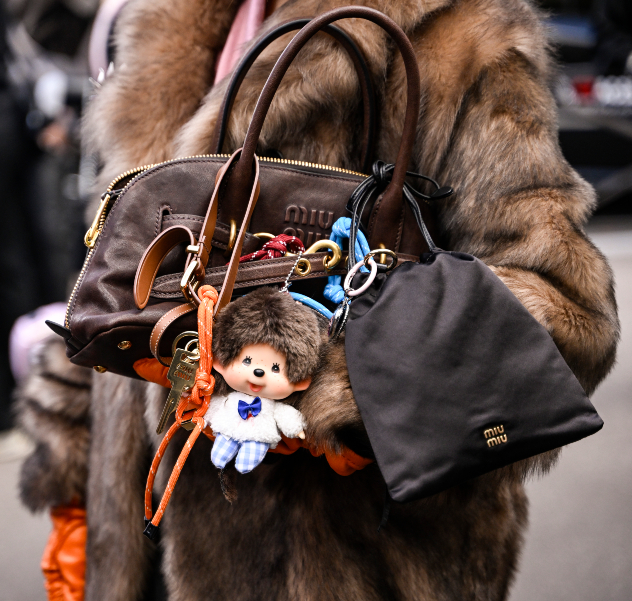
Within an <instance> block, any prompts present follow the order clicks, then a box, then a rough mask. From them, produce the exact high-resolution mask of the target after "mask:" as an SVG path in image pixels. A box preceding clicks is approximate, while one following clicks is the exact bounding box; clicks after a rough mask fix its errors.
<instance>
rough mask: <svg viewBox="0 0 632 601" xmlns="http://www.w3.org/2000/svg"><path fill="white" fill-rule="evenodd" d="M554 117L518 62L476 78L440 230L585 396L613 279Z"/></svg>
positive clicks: (611, 326) (609, 315) (613, 311)
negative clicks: (524, 313) (556, 355)
mask: <svg viewBox="0 0 632 601" xmlns="http://www.w3.org/2000/svg"><path fill="white" fill-rule="evenodd" d="M555 115H556V111H555V105H554V102H553V99H552V97H551V95H550V93H549V92H548V90H547V89H546V87H545V84H544V76H543V74H542V73H541V72H540V71H539V70H538V68H537V67H536V65H534V63H533V62H532V61H530V60H529V59H528V58H527V57H526V55H525V54H523V53H521V52H520V51H518V50H516V49H513V50H509V51H507V52H505V53H504V54H503V55H502V56H501V57H500V58H499V59H498V60H497V61H495V62H493V63H491V64H490V65H488V66H487V67H485V68H484V69H482V70H481V71H480V73H479V76H478V78H477V79H476V81H475V82H474V84H473V85H472V86H471V88H470V89H469V91H468V93H467V94H466V95H465V97H464V101H463V104H462V106H461V108H460V113H459V116H458V118H457V121H456V124H455V128H454V130H453V134H452V138H451V142H450V145H449V148H448V151H447V152H446V154H445V157H444V160H443V167H442V169H441V171H442V173H441V175H440V181H443V182H446V183H449V184H450V185H451V186H453V187H454V189H455V191H456V195H455V198H453V199H451V200H450V201H448V202H447V203H446V204H445V205H444V206H443V209H442V212H441V215H440V221H441V226H442V229H443V230H444V231H445V232H446V234H445V235H446V237H447V240H446V242H447V246H448V247H449V248H450V249H453V250H459V251H464V252H468V253H471V254H473V255H475V256H477V257H479V258H480V259H482V260H483V261H485V262H486V263H487V264H488V265H489V266H490V267H492V269H493V270H494V271H495V273H496V274H497V275H498V276H499V277H500V278H501V280H502V281H503V282H504V283H505V284H506V285H507V286H508V287H509V288H510V290H512V292H513V293H514V294H515V295H516V296H517V297H518V299H520V301H521V302H522V303H523V304H524V305H525V306H526V307H527V309H529V311H531V313H532V314H533V316H534V317H535V318H536V319H537V320H538V321H539V322H540V323H542V324H543V325H544V326H545V327H546V328H547V330H548V331H549V333H550V334H551V336H552V337H553V339H554V340H555V343H556V344H557V346H558V348H559V349H560V352H561V353H562V355H563V356H564V358H565V359H566V361H567V363H568V364H569V366H570V367H571V369H572V370H573V371H574V372H575V375H576V376H577V378H578V379H579V381H580V382H581V384H582V386H583V387H584V388H585V390H586V391H587V393H589V394H590V393H592V392H593V391H594V389H595V387H596V386H597V384H598V383H599V382H600V381H601V380H602V379H603V378H604V377H605V376H606V374H607V373H608V372H609V371H610V369H611V368H612V365H613V363H614V359H615V349H616V344H617V341H618V338H619V322H618V318H617V308H616V303H615V297H614V290H613V278H612V272H611V270H610V267H609V266H608V263H607V262H606V260H605V258H604V256H603V255H602V254H601V253H600V252H599V250H598V249H597V248H595V246H594V245H593V244H592V243H591V242H590V240H589V239H588V238H587V237H586V235H585V233H584V229H583V228H584V225H585V223H586V221H587V218H588V216H589V215H590V212H591V211H592V209H593V208H594V204H595V194H594V191H593V189H592V188H591V187H590V186H589V185H588V184H587V183H586V182H585V181H583V180H582V179H581V178H580V177H579V176H578V175H577V173H576V172H575V171H573V169H571V167H570V166H569V165H568V163H567V162H566V161H565V159H564V157H563V156H562V153H561V150H560V148H559V145H558V140H557V122H556V117H555Z"/></svg>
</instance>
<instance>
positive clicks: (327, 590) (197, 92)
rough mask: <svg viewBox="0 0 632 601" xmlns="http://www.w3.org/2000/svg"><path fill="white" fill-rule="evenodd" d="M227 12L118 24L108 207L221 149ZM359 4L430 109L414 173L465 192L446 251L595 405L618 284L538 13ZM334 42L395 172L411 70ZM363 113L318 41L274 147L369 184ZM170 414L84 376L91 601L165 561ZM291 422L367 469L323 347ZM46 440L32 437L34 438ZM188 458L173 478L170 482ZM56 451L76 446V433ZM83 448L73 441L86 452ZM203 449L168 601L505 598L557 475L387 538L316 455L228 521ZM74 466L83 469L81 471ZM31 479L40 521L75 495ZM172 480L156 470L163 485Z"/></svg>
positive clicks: (295, 459)
mask: <svg viewBox="0 0 632 601" xmlns="http://www.w3.org/2000/svg"><path fill="white" fill-rule="evenodd" d="M236 4H237V3H236V2H235V3H228V2H225V1H219V0H159V1H158V0H132V1H131V2H130V3H129V4H128V5H127V6H126V7H125V9H124V11H123V13H122V16H121V18H120V21H119V24H118V30H117V36H116V45H117V64H116V69H115V72H114V75H113V76H112V77H111V79H109V80H107V81H106V83H105V85H104V86H103V89H102V90H101V91H100V92H99V93H98V96H97V97H96V98H95V100H94V101H93V102H92V104H91V106H90V108H89V111H88V115H87V118H86V132H87V135H88V136H89V137H90V140H91V143H92V146H93V148H94V149H95V150H96V151H97V152H98V153H99V155H100V157H101V159H102V161H103V169H102V173H101V176H100V185H99V190H101V189H105V187H106V185H107V184H108V183H109V181H110V180H111V179H112V178H113V177H114V176H116V175H118V174H119V173H120V172H122V171H124V170H126V169H128V168H130V167H133V166H137V165H141V164H147V163H153V162H157V161H161V160H165V159H170V158H173V157H175V156H185V155H192V154H198V153H205V152H208V151H209V144H210V136H211V132H212V128H213V124H214V121H215V118H216V114H217V111H218V106H219V103H220V101H221V97H222V93H223V91H224V84H223V83H220V84H219V85H218V86H215V87H214V88H212V89H211V83H212V80H213V65H214V60H215V57H216V55H217V52H218V49H219V48H221V46H222V44H223V41H224V39H225V37H226V35H227V31H228V28H229V26H230V23H231V21H232V18H233V15H234V12H235V9H236ZM342 4H347V2H344V0H320V1H317V0H290V1H289V2H288V3H287V4H285V5H283V6H282V7H281V8H280V9H279V10H278V11H276V12H275V13H274V14H273V15H272V16H271V17H270V18H269V19H268V20H267V21H266V22H265V23H264V25H263V29H268V28H271V27H273V26H274V25H275V24H278V23H281V22H283V21H286V20H289V19H294V18H299V17H309V16H313V15H315V14H318V13H321V12H323V11H325V10H327V9H330V8H333V7H335V6H338V5H342ZM363 4H366V5H369V6H374V7H375V8H378V9H379V10H381V11H383V12H385V13H386V14H388V15H389V16H391V17H392V18H393V19H394V20H395V21H397V22H398V23H399V24H400V25H401V26H402V27H403V28H404V30H405V31H406V32H407V33H408V35H409V36H410V38H411V40H412V42H413V45H414V48H415V50H416V52H417V56H418V60H419V66H420V74H421V82H422V91H423V99H422V108H421V111H420V114H419V126H418V139H417V144H416V149H415V154H414V164H413V165H411V167H412V168H413V169H414V170H415V171H419V172H423V173H426V174H428V175H430V176H432V177H434V178H436V179H437V180H438V181H440V182H442V183H446V184H449V185H451V186H452V187H453V188H454V189H455V191H456V193H455V195H454V196H453V197H452V198H451V199H450V200H448V201H446V202H445V203H444V204H443V205H442V207H441V209H440V212H439V213H438V215H437V223H438V228H439V230H440V234H441V237H442V240H441V242H442V245H443V246H444V247H448V248H450V249H453V250H459V251H465V252H468V253H472V254H474V255H476V256H478V257H479V258H481V259H482V260H484V261H485V262H486V263H487V264H488V265H490V267H492V269H494V271H495V272H496V273H497V274H498V276H499V277H500V278H501V279H502V280H503V281H504V282H505V283H506V284H507V286H508V287H509V288H510V289H511V290H512V291H513V292H514V293H515V294H516V296H517V297H518V298H519V299H520V300H521V301H522V302H523V303H524V305H525V306H526V307H527V308H528V309H529V310H530V311H531V313H532V314H533V315H534V316H535V317H536V319H538V320H539V321H540V322H541V323H542V324H543V325H544V326H545V327H546V328H547V329H548V331H549V332H550V334H551V336H552V337H553V339H554V340H555V342H556V343H557V345H558V347H559V348H560V351H561V352H562V354H563V355H564V357H565V359H566V360H567V362H568V363H569V365H570V366H571V368H572V369H573V371H574V372H575V374H576V375H577V377H578V378H579V380H580V382H581V383H582V385H583V386H584V388H585V389H586V390H587V391H588V392H589V393H591V392H592V391H593V390H594V389H595V387H596V386H597V384H598V383H599V382H600V381H601V380H602V379H603V378H604V377H605V375H606V374H607V373H608V371H609V370H610V368H611V367H612V364H613V362H614V355H615V347H616V342H617V339H618V327H619V326H618V320H617V313H616V306H615V301H614V294H613V284H612V274H611V271H610V269H609V267H608V265H607V263H606V261H605V259H604V257H603V256H602V255H601V253H600V252H599V251H598V250H597V249H596V248H595V247H594V246H593V245H592V244H591V243H590V241H589V240H588V239H587V238H586V236H585V234H584V232H583V227H584V224H585V222H586V219H587V218H588V216H589V214H590V211H591V210H592V208H593V206H594V193H593V190H592V189H591V188H590V187H589V186H588V185H587V184H586V183H585V182H584V181H583V180H582V179H580V178H579V176H578V175H577V174H576V173H575V172H574V171H573V170H572V169H571V168H570V167H569V165H568V164H567V163H566V161H565V160H564V158H563V157H562V155H561V152H560V149H559V146H558V142H557V123H556V113H555V106H554V102H553V99H552V97H551V95H550V93H549V91H548V88H547V83H548V80H549V77H550V75H551V63H550V60H549V57H548V54H547V43H546V40H545V36H544V32H543V30H542V27H541V25H540V23H539V19H538V14H537V12H536V11H535V10H534V8H533V7H532V6H531V5H530V4H529V3H528V2H527V1H526V0H389V1H386V0H364V2H363ZM339 25H340V26H342V27H343V28H344V29H346V30H347V31H348V32H349V33H350V35H351V36H352V37H353V38H354V39H355V40H356V41H357V42H358V43H359V44H360V46H361V47H362V49H363V51H364V53H365V55H366V57H367V61H368V63H369V66H370V69H371V71H372V74H373V77H374V80H375V82H376V86H377V91H378V95H379V100H380V102H379V106H380V119H379V131H378V151H377V153H376V154H377V156H378V157H379V158H381V159H384V160H386V161H389V162H392V160H393V159H394V156H395V153H396V149H397V145H398V141H399V135H400V132H401V129H402V123H403V113H404V102H405V98H404V96H405V94H404V95H403V94H402V90H404V87H403V85H404V70H403V64H402V61H401V59H400V58H399V57H398V56H395V55H394V54H393V51H392V47H391V45H390V44H389V43H388V41H387V40H386V38H385V34H383V32H382V31H381V30H379V29H378V28H377V27H376V26H374V25H373V24H370V23H367V22H362V21H358V20H353V21H343V22H341V23H339ZM286 42H287V38H285V39H282V40H280V41H279V42H278V43H275V44H274V45H273V46H272V47H271V48H270V49H269V50H268V51H266V52H265V54H264V56H263V57H262V58H261V59H260V60H259V61H258V63H257V64H256V65H255V67H254V68H253V70H252V71H251V73H250V74H249V75H248V77H247V78H246V80H245V82H244V85H243V87H242V90H241V92H240V94H239V96H238V99H237V102H236V105H235V110H234V111H233V115H232V118H231V121H230V127H229V136H228V139H227V143H226V145H225V148H224V150H225V151H227V150H231V149H234V148H236V147H237V146H238V145H239V144H240V142H241V141H242V140H243V137H244V134H245V131H246V128H247V125H248V120H249V115H250V114H251V112H252V109H253V106H254V103H255V101H256V98H257V94H258V91H259V90H260V89H261V87H262V85H263V82H264V81H265V77H266V76H267V73H268V72H269V70H270V68H271V66H272V64H273V61H274V60H275V58H276V57H277V56H278V54H279V53H280V51H281V49H282V48H283V47H284V44H285V43H286ZM359 97H360V95H359V89H358V86H357V83H356V79H355V74H354V70H353V68H352V67H351V65H350V62H349V61H348V59H347V58H346V56H345V55H344V54H343V53H342V51H340V50H339V49H338V48H337V47H336V46H335V45H334V43H333V42H332V41H330V40H329V39H328V38H327V37H326V36H319V37H318V38H317V39H315V40H313V41H312V42H310V44H309V45H308V46H307V47H306V48H305V49H304V50H303V51H301V53H300V55H299V57H298V59H297V60H296V61H295V63H294V65H293V66H292V68H291V69H290V71H289V72H288V74H287V76H286V78H285V80H284V81H283V84H282V85H281V88H280V90H279V93H278V95H277V98H276V99H275V101H274V103H273V105H272V109H271V111H270V113H269V115H268V118H267V121H266V124H265V127H264V130H263V135H262V140H261V145H262V147H264V148H266V147H270V148H276V149H279V150H280V151H281V152H282V153H283V155H284V156H285V157H287V158H300V159H303V160H309V161H313V162H319V163H326V164H331V165H337V166H342V167H351V168H357V167H358V161H359V156H358V154H357V152H356V148H354V146H353V144H352V141H353V139H354V136H353V131H352V129H353V127H355V126H356V124H357V122H358V119H357V118H356V113H357V107H358V104H359ZM82 386H83V385H82ZM82 386H80V387H78V388H76V389H75V388H73V387H72V386H71V387H70V388H69V389H68V392H67V399H68V403H79V402H80V399H84V397H85V396H86V395H85V392H84V389H83V387H82ZM41 397H42V395H41V394H39V395H38V397H37V398H41ZM28 398H29V396H28V389H27V391H26V395H25V397H24V399H23V400H22V401H21V403H22V411H23V413H24V414H28V412H29V411H31V410H32V409H33V407H32V405H29V402H28ZM164 398H165V391H164V389H160V388H159V387H157V386H156V385H152V384H143V383H142V382H137V381H132V380H126V379H124V378H121V377H118V376H114V375H110V374H104V375H95V376H94V377H93V387H92V399H91V405H90V415H91V420H92V425H91V433H90V450H89V453H88V454H87V458H85V459H84V462H83V466H85V465H86V463H87V466H88V482H87V505H88V520H89V538H88V571H87V590H86V599H87V601H94V600H101V599H104V600H105V599H107V600H108V601H117V600H121V601H123V600H124V601H131V600H134V599H140V598H142V595H143V591H145V590H147V587H148V585H149V584H148V580H149V579H150V576H149V574H151V571H150V570H149V569H148V568H149V564H150V562H151V561H152V560H153V559H155V555H154V553H155V551H154V549H153V548H152V544H151V543H150V542H149V541H147V540H145V539H144V538H143V537H142V528H143V522H142V513H143V512H142V503H143V501H142V499H143V486H144V479H145V476H146V472H147V467H148V461H149V460H150V457H151V455H152V452H153V449H154V448H155V447H156V445H157V443H158V437H157V436H155V435H154V434H153V428H154V427H155V424H156V422H157V416H158V412H159V411H160V408H161V406H162V404H163V403H164ZM36 402H37V401H35V400H33V403H36ZM83 402H84V403H85V402H86V401H85V399H84V401H83ZM297 407H299V408H300V409H301V411H303V413H304V415H305V417H306V421H307V424H308V425H307V428H306V431H307V434H308V438H309V439H311V440H312V441H314V443H315V444H319V445H322V446H329V447H333V448H336V447H337V446H338V445H339V444H340V443H341V442H343V443H345V444H347V445H348V446H350V447H351V448H353V449H354V450H356V451H357V452H358V453H360V454H369V453H370V452H371V451H370V447H369V445H368V444H367V439H366V435H365V433H364V429H363V427H362V422H361V420H360V416H359V413H358V410H357V407H356V405H355V402H354V400H353V396H352V393H351V389H350V386H349V382H348V379H347V377H346V368H345V361H344V352H343V348H342V347H341V346H340V345H334V346H329V347H327V348H326V349H325V352H324V353H323V369H322V370H321V372H320V377H319V378H317V379H316V380H315V381H314V383H313V385H312V386H311V387H310V389H309V390H308V391H307V392H306V393H305V394H304V395H303V396H302V397H301V398H299V399H298V400H297ZM41 409H42V411H48V409H46V408H41ZM85 409H86V413H87V407H86V408H85ZM47 415H49V417H50V420H51V423H52V424H53V425H54V424H56V423H57V422H63V420H64V419H71V420H72V419H74V417H73V416H71V415H67V414H65V413H64V412H63V410H61V409H60V410H59V411H58V409H57V408H55V407H53V408H51V409H50V411H48V414H47ZM55 420H56V421H55ZM53 425H51V426H50V427H53ZM45 427H46V426H43V425H37V426H36V427H33V428H32V429H31V432H32V433H33V435H34V436H35V437H36V438H39V439H41V438H42V436H43V435H42V432H41V430H42V428H45ZM87 427H88V425H87V423H86V424H85V426H84V428H87ZM178 440H179V442H180V443H181V442H182V438H180V439H178ZM178 440H177V441H176V443H175V444H173V445H172V446H171V450H170V452H169V453H168V457H167V458H166V461H164V462H163V464H166V466H167V467H169V463H170V462H173V461H174V456H173V453H174V452H175V450H176V449H177V448H178V446H179V445H178ZM51 444H60V445H64V444H70V437H68V438H66V439H65V440H63V439H58V440H57V441H56V443H51ZM85 446H86V445H77V448H76V450H75V451H76V453H78V454H80V453H82V452H85ZM38 448H39V447H38ZM209 450H210V445H209V444H208V442H207V441H200V442H199V443H198V444H197V445H196V448H195V449H194V451H193V452H192V453H191V456H190V458H189V460H188V463H187V464H186V467H185V469H184V471H183V473H182V477H181V480H180V482H179V484H178V486H177V487H176V489H175V493H174V495H173V498H172V501H171V505H170V507H169V509H168V511H167V512H166V514H165V518H164V520H163V526H162V530H163V538H162V543H161V545H162V550H163V561H162V569H163V573H164V575H165V580H166V584H167V588H168V591H169V599H172V600H178V601H180V600H182V601H184V600H186V601H193V600H197V599H208V598H211V599H231V600H235V601H237V600H243V601H246V600H255V599H279V600H289V599H301V600H303V601H307V600H314V601H316V600H318V601H321V600H326V599H344V600H346V601H352V600H358V601H359V600H362V601H367V600H369V601H370V600H377V599H393V600H395V599H397V600H402V601H403V600H413V599H415V600H419V599H423V600H437V601H438V600H440V599H441V600H448V599H452V600H457V599H458V600H460V599H480V600H483V599H485V600H495V601H496V600H501V599H505V598H506V596H507V594H508V587H509V585H510V583H511V580H512V577H513V574H514V572H515V569H516V564H517V560H518V555H519V550H520V547H521V544H522V537H523V532H524V529H525V527H526V522H527V500H526V498H525V495H524V491H523V487H522V483H521V482H522V479H523V477H524V476H525V475H526V474H527V473H528V472H529V471H530V470H534V469H540V470H546V469H548V467H550V465H551V463H552V462H553V461H554V458H555V453H553V454H550V455H548V456H546V457H540V458H538V459H536V460H533V461H530V462H525V463H524V464H521V465H514V466H511V467H510V468H506V469H504V470H500V471H498V472H495V473H493V474H489V475H487V476H485V477H482V478H478V479H477V480H474V481H471V482H468V483H466V484H464V485H462V486H459V487H456V488H454V489H452V490H450V491H447V492H445V493H443V494H440V495H437V496H435V497H432V498H429V499H426V500H423V501H419V502H415V503H410V504H407V505H398V504H395V505H394V506H393V507H392V508H391V514H390V518H389V521H388V524H387V525H386V527H385V528H384V529H383V530H382V531H381V532H380V533H379V534H378V532H377V525H378V524H379V522H380V518H381V514H382V509H383V498H384V484H383V481H382V480H381V477H380V474H379V471H378V470H377V468H376V467H375V465H372V466H369V467H368V468H366V469H365V470H363V471H361V472H357V473H355V474H354V475H352V476H349V477H340V476H337V475H336V474H335V473H334V472H333V471H332V470H331V469H330V468H329V467H328V466H327V464H326V462H325V461H324V460H323V459H322V458H313V457H312V456H311V455H309V454H308V453H306V452H303V451H299V452H297V453H296V454H294V455H292V456H288V457H282V458H280V459H278V460H276V461H273V462H271V463H269V464H267V465H262V466H260V467H259V468H257V469H256V470H255V471H254V472H253V473H251V474H248V475H247V476H244V477H241V478H239V479H238V480H237V488H238V493H239V498H238V500H237V501H236V502H235V503H234V504H232V505H229V504H228V503H227V502H226V501H225V499H224V498H223V497H222V494H221V492H220V490H219V486H218V484H217V479H216V477H215V474H214V472H213V470H212V469H211V465H210V462H209V457H208V455H209ZM58 455H59V456H62V455H63V454H62V453H58ZM77 457H78V459H76V461H77V462H78V463H81V459H82V458H84V457H85V456H80V455H78V456H77ZM38 462H39V463H41V465H40V468H39V470H40V471H39V472H38V471H35V472H32V471H29V470H28V469H26V470H25V476H24V482H23V491H24V492H23V495H24V499H25V502H27V504H29V506H31V507H33V508H37V507H41V506H42V505H45V504H47V503H55V502H59V499H65V498H70V497H72V496H73V494H75V488H76V487H77V484H76V483H75V482H74V481H73V479H72V478H69V477H68V471H67V468H65V467H64V466H63V465H58V464H57V463H47V456H46V455H45V454H40V455H37V451H36V456H34V457H33V458H31V459H30V460H29V463H27V466H28V465H31V467H33V465H34V464H37V463H38ZM47 466H48V469H50V470H51V474H54V475H58V476H59V482H60V484H59V487H61V489H63V491H65V492H66V494H65V496H64V494H52V492H50V487H47V486H46V485H45V482H46V479H43V480H42V481H43V482H44V484H43V485H42V488H41V490H40V491H39V493H40V497H39V498H38V497H37V486H38V485H39V481H38V480H35V481H33V478H36V476H37V473H41V472H42V470H45V469H46V467H47ZM81 469H85V467H84V468H77V470H78V471H77V473H83V472H81ZM169 469H170V467H169ZM56 470H59V471H56ZM32 474H35V475H34V476H33V475H32ZM51 474H49V476H50V475H51ZM29 475H32V476H31V477H30V479H29ZM165 478H166V469H165V470H164V471H161V472H160V473H159V477H158V482H159V486H164V483H165ZM65 486H67V487H68V489H67V491H66V489H65V488H64V487H65ZM71 492H72V494H71ZM49 493H50V494H49Z"/></svg>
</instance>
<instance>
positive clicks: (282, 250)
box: [239, 234, 305, 263]
mask: <svg viewBox="0 0 632 601" xmlns="http://www.w3.org/2000/svg"><path fill="white" fill-rule="evenodd" d="M288 252H292V253H298V252H305V246H304V245H303V243H302V242H301V240H300V238H297V237H296V236H288V235H287V234H279V235H278V236H275V237H274V238H272V240H268V241H267V242H266V243H265V244H264V245H263V247H262V248H261V250H257V251H255V252H253V253H249V254H247V255H244V256H243V257H240V259H239V262H240V263H246V262H248V261H259V260H263V259H278V258H279V257H284V256H285V254H286V253H288Z"/></svg>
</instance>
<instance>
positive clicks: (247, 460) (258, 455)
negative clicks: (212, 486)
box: [211, 434, 270, 474]
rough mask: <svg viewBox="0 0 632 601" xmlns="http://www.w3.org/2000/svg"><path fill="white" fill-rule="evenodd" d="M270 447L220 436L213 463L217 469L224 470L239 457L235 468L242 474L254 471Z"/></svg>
mask: <svg viewBox="0 0 632 601" xmlns="http://www.w3.org/2000/svg"><path fill="white" fill-rule="evenodd" d="M269 448H270V445H269V444H268V443H267V442H256V441H254V440H247V441H245V442H240V441H239V440H234V439H232V438H228V437H226V436H224V435H223V434H218V435H217V437H216V438H215V443H214V444H213V449H212V451H211V461H212V462H213V465H214V466H215V467H218V468H219V469H224V468H225V467H226V464H227V463H228V462H229V461H230V460H231V459H232V458H233V457H235V455H237V459H235V468H236V469H237V471H238V472H239V473H241V474H247V473H248V472H251V471H252V470H254V469H255V468H256V467H257V466H258V465H259V464H260V463H261V462H262V461H263V458H264V457H265V455H266V453H267V452H268V449H269Z"/></svg>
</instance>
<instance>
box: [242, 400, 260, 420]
mask: <svg viewBox="0 0 632 601" xmlns="http://www.w3.org/2000/svg"><path fill="white" fill-rule="evenodd" d="M237 411H239V417H241V419H248V418H249V417H250V416H251V415H252V417H256V416H257V415H259V413H260V412H261V399H260V398H259V397H256V398H255V400H254V401H252V403H246V401H239V405H238V406H237Z"/></svg>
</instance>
